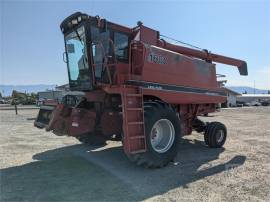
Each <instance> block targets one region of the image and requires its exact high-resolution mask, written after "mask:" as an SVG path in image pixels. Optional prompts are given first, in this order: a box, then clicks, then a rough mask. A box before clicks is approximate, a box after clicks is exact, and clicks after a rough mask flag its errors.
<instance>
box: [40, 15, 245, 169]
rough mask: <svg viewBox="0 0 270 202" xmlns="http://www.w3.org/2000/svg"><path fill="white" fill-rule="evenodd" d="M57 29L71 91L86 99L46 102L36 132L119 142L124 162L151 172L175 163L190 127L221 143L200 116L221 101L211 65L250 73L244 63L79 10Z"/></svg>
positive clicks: (220, 133) (220, 134) (222, 131)
mask: <svg viewBox="0 0 270 202" xmlns="http://www.w3.org/2000/svg"><path fill="white" fill-rule="evenodd" d="M60 28H61V31H62V33H63V35H64V39H65V53H64V58H65V59H66V60H65V61H66V63H67V70H68V77H69V86H70V90H71V91H80V92H83V95H81V94H80V96H78V95H76V93H75V92H71V93H70V94H68V95H66V96H65V97H64V98H63V100H62V101H61V102H59V103H53V102H50V103H49V102H48V103H46V104H45V105H44V106H42V107H41V109H40V112H39V115H38V117H37V119H36V121H35V126H36V127H39V128H45V129H46V130H47V131H52V132H53V133H54V134H56V135H67V136H73V137H75V138H77V139H78V140H80V141H81V142H83V143H87V142H89V140H93V139H97V140H104V141H105V140H109V139H117V140H122V142H123V148H124V152H125V153H126V155H127V156H128V158H129V159H130V160H131V161H133V162H135V163H136V164H138V165H141V166H144V167H149V168H156V167H162V166H165V165H167V164H168V163H169V162H170V161H172V160H173V158H174V157H175V155H176V154H177V151H178V142H179V139H180V138H181V137H182V136H184V135H189V134H191V133H192V131H193V130H195V131H197V132H200V133H202V134H203V135H204V139H205V143H206V145H208V146H209V147H214V148H218V147H222V146H223V144H224V143H225V140H226V136H227V130H226V127H225V126H224V125H223V124H222V123H219V122H211V123H204V122H203V121H201V120H200V119H199V118H198V117H199V116H200V115H204V114H207V113H211V112H215V111H216V105H217V104H219V103H223V102H225V101H226V94H225V93H224V92H223V91H222V89H221V88H220V87H219V85H218V83H217V76H216V64H215V62H216V63H222V64H227V65H231V66H235V67H236V68H238V70H239V72H240V74H241V75H247V64H246V62H245V61H242V60H238V59H234V58H230V57H226V56H222V55H218V54H214V53H210V52H208V51H206V50H202V51H201V50H196V49H191V48H187V47H184V46H180V45H175V44H171V43H168V42H166V41H165V40H164V39H162V38H161V36H160V34H159V32H158V31H156V30H153V29H151V28H148V27H146V26H144V25H143V24H142V23H138V25H137V26H136V27H134V28H128V27H125V26H122V25H118V24H115V23H112V22H109V21H107V20H105V19H101V18H100V17H98V16H96V17H92V16H89V15H87V14H83V13H80V12H77V13H74V14H72V15H71V16H69V17H67V18H66V19H65V20H64V21H63V22H62V23H61V25H60ZM179 149H181V148H179Z"/></svg>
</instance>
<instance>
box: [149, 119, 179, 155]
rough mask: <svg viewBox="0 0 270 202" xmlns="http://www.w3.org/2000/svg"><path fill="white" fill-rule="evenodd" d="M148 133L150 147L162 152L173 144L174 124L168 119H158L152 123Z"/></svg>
mask: <svg viewBox="0 0 270 202" xmlns="http://www.w3.org/2000/svg"><path fill="white" fill-rule="evenodd" d="M150 135H151V145H152V148H153V149H154V150H155V151H156V152H158V153H164V152H166V151H168V150H169V149H170V148H171V146H172V145H173V142H174V138H175V130H174V126H173V124H172V122H171V121H169V120H168V119H160V120H158V121H157V122H156V123H155V124H154V125H153V127H152V130H151V134H150Z"/></svg>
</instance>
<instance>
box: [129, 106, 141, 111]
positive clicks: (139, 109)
mask: <svg viewBox="0 0 270 202" xmlns="http://www.w3.org/2000/svg"><path fill="white" fill-rule="evenodd" d="M127 110H130V111H142V110H143V109H142V108H139V107H138V108H136V107H134V108H127Z"/></svg>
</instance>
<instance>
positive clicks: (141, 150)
mask: <svg viewBox="0 0 270 202" xmlns="http://www.w3.org/2000/svg"><path fill="white" fill-rule="evenodd" d="M143 152H146V149H140V150H136V151H132V152H130V153H131V154H137V153H143Z"/></svg>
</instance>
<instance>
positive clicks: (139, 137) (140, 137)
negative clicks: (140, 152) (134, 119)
mask: <svg viewBox="0 0 270 202" xmlns="http://www.w3.org/2000/svg"><path fill="white" fill-rule="evenodd" d="M144 138H145V136H144V135H140V136H133V137H130V139H131V140H135V139H144Z"/></svg>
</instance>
